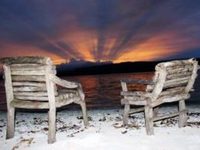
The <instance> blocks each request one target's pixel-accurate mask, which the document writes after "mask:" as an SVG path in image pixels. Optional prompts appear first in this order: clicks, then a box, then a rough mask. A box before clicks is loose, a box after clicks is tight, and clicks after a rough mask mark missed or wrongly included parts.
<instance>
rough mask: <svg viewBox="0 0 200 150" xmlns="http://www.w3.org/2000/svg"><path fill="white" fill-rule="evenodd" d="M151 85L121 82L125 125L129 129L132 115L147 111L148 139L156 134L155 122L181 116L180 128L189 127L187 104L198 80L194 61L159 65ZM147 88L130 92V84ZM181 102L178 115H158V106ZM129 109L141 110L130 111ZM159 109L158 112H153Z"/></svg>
mask: <svg viewBox="0 0 200 150" xmlns="http://www.w3.org/2000/svg"><path fill="white" fill-rule="evenodd" d="M155 70H156V71H155V75H154V78H153V80H152V81H148V80H122V81H121V86H122V92H121V95H122V97H123V98H122V99H121V104H123V105H125V106H124V113H123V124H124V125H125V126H126V125H128V117H129V114H133V113H136V112H140V111H144V112H145V126H146V132H147V134H148V135H152V134H154V131H153V122H154V121H158V120H162V119H166V118H170V117H175V116H178V115H179V127H183V126H185V125H186V123H187V110H186V105H185V100H186V99H188V98H189V97H190V94H189V92H190V91H192V90H193V89H192V88H193V84H194V82H195V78H196V77H197V70H198V63H197V61H195V60H194V59H189V60H178V61H169V62H163V63H159V64H157V65H156V67H155ZM127 83H130V84H144V85H146V89H145V91H130V90H128V87H129V84H127ZM176 101H178V102H179V109H178V112H175V113H172V114H169V115H162V116H161V115H159V116H157V115H155V114H156V113H155V112H157V108H156V107H157V106H159V105H161V104H163V103H170V102H176ZM130 105H135V106H142V107H141V108H136V109H133V110H132V111H131V108H130ZM154 108H156V109H154Z"/></svg>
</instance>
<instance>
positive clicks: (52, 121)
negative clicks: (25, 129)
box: [48, 108, 56, 144]
mask: <svg viewBox="0 0 200 150" xmlns="http://www.w3.org/2000/svg"><path fill="white" fill-rule="evenodd" d="M48 117H49V131H48V143H49V144H51V143H54V142H55V141H56V108H53V109H49V112H48Z"/></svg>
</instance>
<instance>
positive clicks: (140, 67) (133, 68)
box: [57, 58, 200, 76]
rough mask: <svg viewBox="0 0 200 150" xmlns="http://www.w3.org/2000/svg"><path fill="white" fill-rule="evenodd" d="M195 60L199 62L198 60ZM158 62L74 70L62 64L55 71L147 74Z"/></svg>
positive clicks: (87, 66)
mask: <svg viewBox="0 0 200 150" xmlns="http://www.w3.org/2000/svg"><path fill="white" fill-rule="evenodd" d="M197 60H198V62H200V58H198V59H197ZM165 61H167V60H165ZM160 62H163V61H151V62H147V61H144V62H123V63H118V64H113V63H91V62H88V64H87V63H86V64H85V65H82V66H79V67H74V68H72V67H70V68H68V67H67V66H69V65H68V64H62V65H59V66H57V71H58V75H59V76H70V75H90V74H91V75H94V74H111V73H131V72H149V71H154V69H155V65H156V64H158V63H160Z"/></svg>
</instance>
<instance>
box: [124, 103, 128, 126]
mask: <svg viewBox="0 0 200 150" xmlns="http://www.w3.org/2000/svg"><path fill="white" fill-rule="evenodd" d="M129 111H130V105H129V104H125V106H124V114H123V125H124V126H126V125H128V116H129Z"/></svg>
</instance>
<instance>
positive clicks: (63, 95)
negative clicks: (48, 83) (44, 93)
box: [11, 89, 81, 109]
mask: <svg viewBox="0 0 200 150" xmlns="http://www.w3.org/2000/svg"><path fill="white" fill-rule="evenodd" d="M47 99H48V98H47ZM80 101H81V99H80V96H79V94H78V92H77V91H75V90H68V89H61V90H59V91H58V95H57V96H56V107H57V108H58V107H62V106H64V105H67V104H70V103H73V102H75V103H78V102H80ZM11 106H13V107H16V108H25V109H26V108H29V109H48V108H49V102H48V100H46V101H36V100H20V99H14V100H13V101H11Z"/></svg>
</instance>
